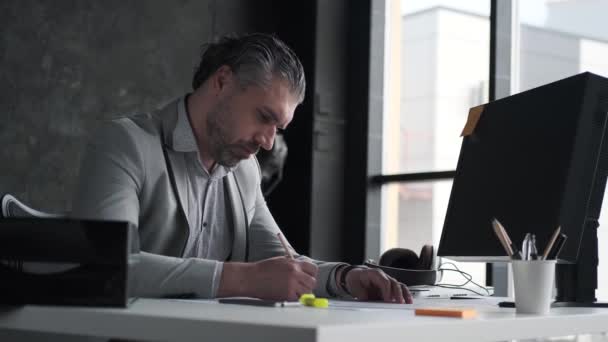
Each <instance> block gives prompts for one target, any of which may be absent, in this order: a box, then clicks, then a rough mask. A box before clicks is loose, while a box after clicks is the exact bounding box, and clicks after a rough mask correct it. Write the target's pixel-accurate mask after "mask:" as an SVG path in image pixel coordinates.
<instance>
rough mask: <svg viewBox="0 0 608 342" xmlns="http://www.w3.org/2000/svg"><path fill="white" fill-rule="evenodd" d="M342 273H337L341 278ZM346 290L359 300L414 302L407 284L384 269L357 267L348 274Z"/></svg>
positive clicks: (337, 277) (338, 277) (337, 276)
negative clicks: (389, 274) (383, 270)
mask: <svg viewBox="0 0 608 342" xmlns="http://www.w3.org/2000/svg"><path fill="white" fill-rule="evenodd" d="M340 276H341V273H340V272H338V273H337V274H336V279H340ZM345 283H346V284H345V285H346V290H347V292H349V293H350V294H351V295H352V296H353V297H355V298H357V299H359V300H382V301H385V302H395V303H408V304H411V303H413V300H412V294H411V293H410V291H409V290H408V288H407V286H405V285H404V284H402V283H400V282H398V281H397V280H395V279H394V278H393V277H390V276H388V275H387V274H386V273H384V272H382V270H379V269H374V268H367V267H357V268H353V269H351V270H350V271H348V273H347V274H346V278H345Z"/></svg>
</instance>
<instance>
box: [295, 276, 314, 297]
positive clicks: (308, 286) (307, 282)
mask: <svg viewBox="0 0 608 342" xmlns="http://www.w3.org/2000/svg"><path fill="white" fill-rule="evenodd" d="M298 283H299V284H300V286H303V287H304V288H305V290H306V292H304V293H310V292H312V290H313V289H314V288H315V286H316V285H317V279H316V278H314V277H311V276H310V275H308V274H302V275H301V276H300V277H298Z"/></svg>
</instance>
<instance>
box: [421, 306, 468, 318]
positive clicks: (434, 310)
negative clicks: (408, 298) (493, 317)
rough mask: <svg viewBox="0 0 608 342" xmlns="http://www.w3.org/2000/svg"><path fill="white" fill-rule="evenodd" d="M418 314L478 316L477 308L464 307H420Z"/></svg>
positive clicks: (461, 316) (459, 316) (460, 316)
mask: <svg viewBox="0 0 608 342" xmlns="http://www.w3.org/2000/svg"><path fill="white" fill-rule="evenodd" d="M415 313H416V315H417V316H440V317H456V318H474V317H477V311H476V310H475V309H463V308H441V307H428V308H418V309H416V311H415Z"/></svg>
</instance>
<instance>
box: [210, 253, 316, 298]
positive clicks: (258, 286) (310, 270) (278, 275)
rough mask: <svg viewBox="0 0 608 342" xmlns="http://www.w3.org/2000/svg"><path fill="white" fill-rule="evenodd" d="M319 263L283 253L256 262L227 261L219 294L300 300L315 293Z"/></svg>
mask: <svg viewBox="0 0 608 342" xmlns="http://www.w3.org/2000/svg"><path fill="white" fill-rule="evenodd" d="M317 272H318V267H317V265H315V264H312V263H310V262H306V261H301V260H294V259H291V258H288V257H284V256H280V257H274V258H270V259H266V260H261V261H258V262H254V263H228V262H227V263H224V269H223V271H222V279H221V281H220V286H219V289H218V293H217V296H218V297H231V296H247V297H255V298H261V299H269V300H289V301H296V300H298V299H299V298H300V296H301V295H302V294H305V293H312V290H313V289H314V288H315V285H316V283H317Z"/></svg>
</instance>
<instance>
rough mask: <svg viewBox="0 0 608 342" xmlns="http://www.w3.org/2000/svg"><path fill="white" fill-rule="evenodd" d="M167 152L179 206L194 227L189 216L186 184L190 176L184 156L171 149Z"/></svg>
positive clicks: (170, 174) (170, 173) (189, 223)
mask: <svg viewBox="0 0 608 342" xmlns="http://www.w3.org/2000/svg"><path fill="white" fill-rule="evenodd" d="M165 152H166V154H167V157H168V160H167V166H168V168H169V170H170V171H169V176H170V177H171V180H172V181H173V186H174V188H175V192H177V198H178V200H179V206H180V207H181V209H182V212H183V214H184V216H185V217H186V221H187V222H188V225H189V226H190V227H192V222H190V217H189V216H188V197H187V196H188V184H187V183H186V182H187V180H186V179H187V177H188V175H187V174H186V173H187V171H186V161H185V159H184V154H183V153H180V152H175V151H172V150H169V149H165Z"/></svg>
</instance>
